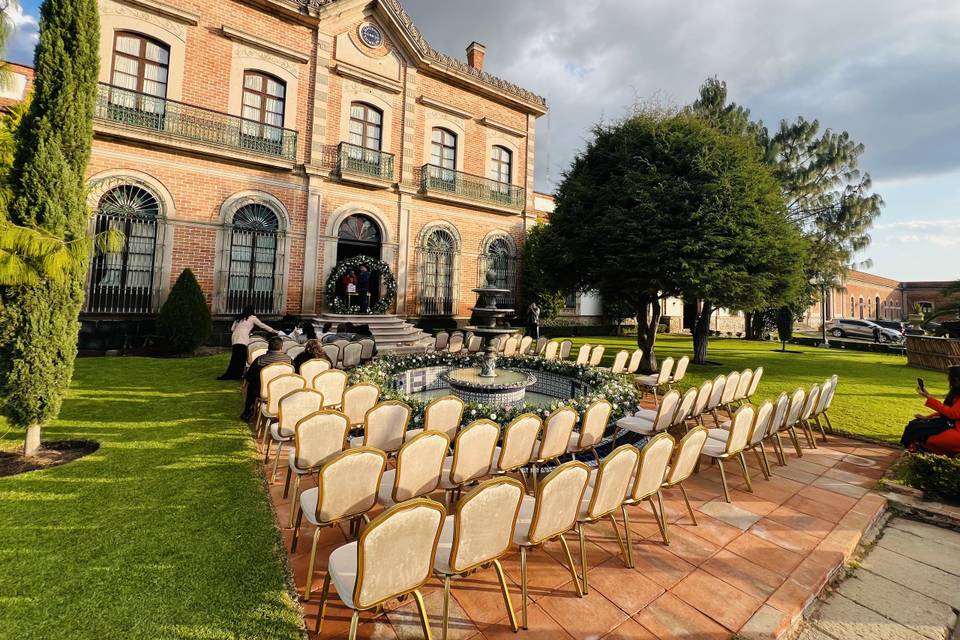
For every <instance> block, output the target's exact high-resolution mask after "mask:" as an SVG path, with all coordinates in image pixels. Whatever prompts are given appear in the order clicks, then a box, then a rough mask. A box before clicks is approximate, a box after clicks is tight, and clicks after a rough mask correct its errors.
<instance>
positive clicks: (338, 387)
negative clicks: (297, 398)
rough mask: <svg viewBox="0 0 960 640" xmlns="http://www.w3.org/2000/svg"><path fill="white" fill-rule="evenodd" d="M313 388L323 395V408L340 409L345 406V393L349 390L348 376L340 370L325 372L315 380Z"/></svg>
mask: <svg viewBox="0 0 960 640" xmlns="http://www.w3.org/2000/svg"><path fill="white" fill-rule="evenodd" d="M311 386H312V387H313V388H314V389H316V390H317V391H319V392H320V393H322V394H323V406H324V407H326V408H328V409H338V408H340V407H341V406H343V392H344V391H346V389H347V374H346V372H344V371H341V370H340V369H330V370H329V371H323V372H321V373H320V374H319V375H317V376H316V377H315V378H314V379H313V384H311Z"/></svg>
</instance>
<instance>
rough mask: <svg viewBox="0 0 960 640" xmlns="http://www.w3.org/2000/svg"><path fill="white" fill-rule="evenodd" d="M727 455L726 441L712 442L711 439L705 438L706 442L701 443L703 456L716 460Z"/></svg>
mask: <svg viewBox="0 0 960 640" xmlns="http://www.w3.org/2000/svg"><path fill="white" fill-rule="evenodd" d="M726 453H727V441H726V440H714V439H713V438H707V440H706V442H704V443H703V455H705V456H710V457H711V458H718V457H720V456H723V455H724V454H726Z"/></svg>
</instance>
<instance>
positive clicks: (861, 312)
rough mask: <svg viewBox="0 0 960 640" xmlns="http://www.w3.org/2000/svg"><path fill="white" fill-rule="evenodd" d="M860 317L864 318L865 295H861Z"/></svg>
mask: <svg viewBox="0 0 960 640" xmlns="http://www.w3.org/2000/svg"><path fill="white" fill-rule="evenodd" d="M860 319H861V320H863V296H860Z"/></svg>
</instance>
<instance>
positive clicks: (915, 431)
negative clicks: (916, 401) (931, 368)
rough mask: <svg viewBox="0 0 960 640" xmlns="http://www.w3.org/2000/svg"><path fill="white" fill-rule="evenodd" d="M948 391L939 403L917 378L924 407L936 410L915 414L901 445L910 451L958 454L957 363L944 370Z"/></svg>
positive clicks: (959, 393)
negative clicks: (926, 413) (928, 413)
mask: <svg viewBox="0 0 960 640" xmlns="http://www.w3.org/2000/svg"><path fill="white" fill-rule="evenodd" d="M947 384H948V385H949V386H950V391H949V392H948V393H947V396H946V398H944V399H943V402H940V401H939V400H937V399H936V398H935V397H933V394H931V393H930V392H929V391H927V389H926V385H925V384H924V381H923V378H917V395H919V396H920V397H922V398H926V400H927V401H926V403H925V404H926V406H927V407H928V408H930V409H933V411H934V412H935V413H933V414H930V415H923V414H920V413H918V414H916V416H915V417H914V419H913V420H911V421H910V423H909V424H908V425H907V427H906V429H904V431H903V436H902V437H901V438H900V444H902V445H903V446H905V447H908V448H910V449H912V450H922V451H928V452H930V453H939V454H941V455H947V456H951V457H952V456H956V455H958V454H960V426H958V424H957V423H958V421H960V366H953V367H950V368H949V369H948V370H947Z"/></svg>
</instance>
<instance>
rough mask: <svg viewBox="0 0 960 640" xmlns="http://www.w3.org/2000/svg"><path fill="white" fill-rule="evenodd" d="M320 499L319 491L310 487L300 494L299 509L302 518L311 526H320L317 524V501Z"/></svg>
mask: <svg viewBox="0 0 960 640" xmlns="http://www.w3.org/2000/svg"><path fill="white" fill-rule="evenodd" d="M319 499H320V489H318V488H316V487H310V488H309V489H305V490H304V491H303V493H301V494H300V509H302V510H303V517H304V518H306V519H307V521H308V522H309V523H310V524H312V525H318V524H320V523H319V522H317V500H319Z"/></svg>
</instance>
